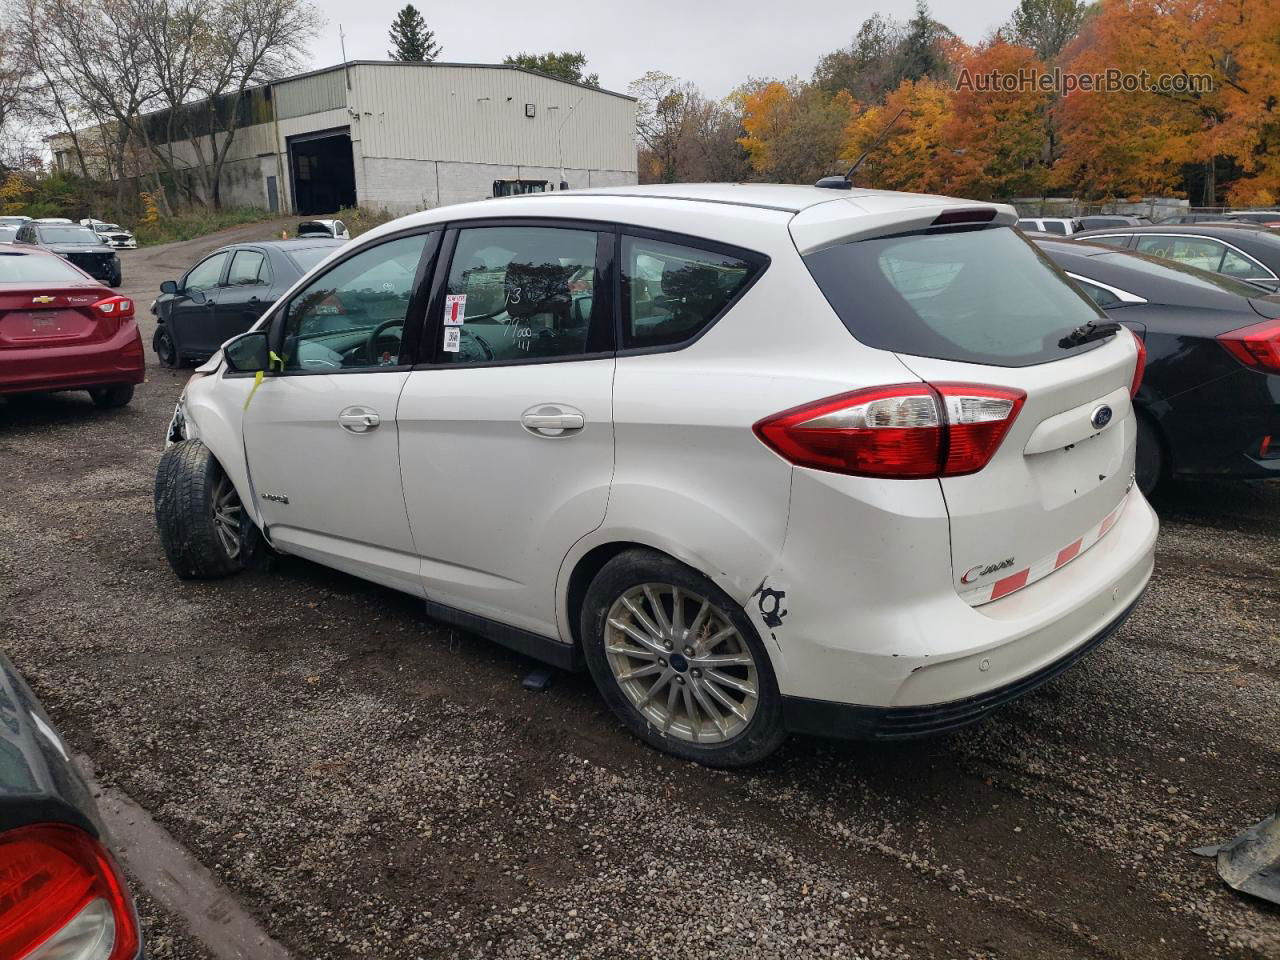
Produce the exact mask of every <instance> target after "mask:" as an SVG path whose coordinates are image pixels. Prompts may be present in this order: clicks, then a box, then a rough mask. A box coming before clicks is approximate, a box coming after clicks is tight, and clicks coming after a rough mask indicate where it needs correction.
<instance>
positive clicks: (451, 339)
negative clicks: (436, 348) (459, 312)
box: [444, 327, 462, 353]
mask: <svg viewBox="0 0 1280 960" xmlns="http://www.w3.org/2000/svg"><path fill="white" fill-rule="evenodd" d="M461 345H462V331H461V330H459V329H458V328H457V327H445V328H444V352H445V353H457V352H458V351H459V349H460V348H461Z"/></svg>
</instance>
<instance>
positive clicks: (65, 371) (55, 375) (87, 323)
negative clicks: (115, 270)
mask: <svg viewBox="0 0 1280 960" xmlns="http://www.w3.org/2000/svg"><path fill="white" fill-rule="evenodd" d="M133 315H134V303H133V299H132V298H131V297H122V296H120V295H119V294H117V293H116V292H115V291H113V290H111V289H109V288H107V287H104V286H103V285H102V284H100V283H98V281H96V280H94V279H93V278H92V277H90V276H89V275H88V274H87V273H85V272H83V271H82V270H80V269H79V268H77V267H74V266H72V265H71V264H70V263H68V262H67V261H66V260H63V259H62V258H61V257H59V256H56V255H54V254H51V253H45V252H44V251H42V250H32V249H27V250H22V249H14V248H13V247H9V248H0V394H7V393H36V392H51V391H55V390H88V391H89V396H90V397H92V398H93V402H94V403H96V404H97V405H98V406H100V407H123V406H124V405H125V404H126V403H128V402H129V401H130V400H131V399H133V386H134V384H136V383H141V382H142V380H143V375H144V358H143V353H142V337H141V335H140V334H139V332H138V325H137V323H136V322H135V321H134V318H133Z"/></svg>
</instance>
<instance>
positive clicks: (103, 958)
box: [0, 654, 143, 960]
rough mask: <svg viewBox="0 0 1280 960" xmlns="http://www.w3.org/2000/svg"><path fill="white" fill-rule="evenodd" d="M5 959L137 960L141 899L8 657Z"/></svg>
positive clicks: (1, 895) (1, 699)
mask: <svg viewBox="0 0 1280 960" xmlns="http://www.w3.org/2000/svg"><path fill="white" fill-rule="evenodd" d="M0 761H2V762H0V957H4V958H5V960H139V958H140V957H141V956H142V953H143V948H142V934H141V930H140V928H139V925H138V915H137V911H136V910H135V908H134V903H133V897H132V896H131V894H130V893H129V889H128V886H127V884H126V881H125V878H124V875H123V873H122V872H121V870H120V867H119V865H118V864H117V863H116V861H115V858H114V857H113V856H112V855H111V853H110V851H109V850H108V849H107V837H106V832H105V830H104V828H103V825H102V822H101V819H100V818H99V815H98V811H97V807H96V806H95V804H94V802H93V798H92V796H91V794H90V792H89V788H88V787H87V785H86V784H85V782H84V779H83V778H82V777H81V776H80V773H79V772H78V771H77V770H76V768H75V766H74V765H73V763H72V759H71V754H70V751H69V749H68V748H67V745H66V744H65V743H64V742H63V740H62V738H61V736H59V734H58V733H57V731H56V730H55V729H54V727H53V725H52V724H51V723H50V721H49V718H48V716H47V715H46V714H45V712H44V709H43V708H42V707H41V705H40V703H39V701H37V700H36V697H35V694H33V693H32V692H31V688H30V687H28V686H27V684H26V681H25V680H23V678H22V677H21V676H20V675H19V673H18V671H17V670H16V669H15V668H14V666H13V664H12V663H11V662H10V661H9V659H8V658H7V657H5V656H4V654H0Z"/></svg>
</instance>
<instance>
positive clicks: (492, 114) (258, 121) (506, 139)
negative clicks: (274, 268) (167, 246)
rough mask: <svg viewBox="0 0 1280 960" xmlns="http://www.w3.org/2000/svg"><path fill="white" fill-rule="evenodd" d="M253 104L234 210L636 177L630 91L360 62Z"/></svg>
mask: <svg viewBox="0 0 1280 960" xmlns="http://www.w3.org/2000/svg"><path fill="white" fill-rule="evenodd" d="M243 106H244V110H243V111H242V113H243V116H244V119H243V120H242V122H241V126H240V127H239V129H237V131H236V133H235V138H234V140H233V141H232V146H231V150H230V152H229V154H228V158H227V163H226V165H225V166H224V168H223V173H222V179H221V195H222V202H223V204H224V205H227V206H250V207H261V208H265V209H270V210H281V211H292V212H294V213H299V214H313V213H325V212H330V211H333V210H337V209H339V208H340V207H348V206H361V207H366V208H370V209H385V210H388V211H390V212H392V213H396V214H403V213H410V212H413V211H416V210H422V209H426V208H429V207H435V206H439V205H441V204H448V203H458V202H461V201H466V200H478V199H481V198H483V197H488V196H492V194H493V188H494V181H495V180H506V179H521V180H546V181H547V182H548V184H549V185H551V186H553V187H554V186H558V185H559V183H560V181H561V170H562V169H563V172H564V178H563V179H564V180H565V181H567V182H568V184H569V186H570V187H574V188H579V187H595V186H616V185H619V184H630V183H635V182H636V179H637V178H636V144H635V101H634V100H633V99H632V98H631V97H626V96H623V95H621V94H617V93H611V92H609V91H606V90H600V89H597V88H594V87H587V86H583V85H580V84H576V83H570V82H567V81H563V80H557V79H554V78H552V77H548V76H544V75H543V74H540V73H535V72H532V71H529V70H524V69H521V68H519V67H511V66H486V65H477V64H452V63H398V62H380V61H366V60H357V61H352V62H350V63H346V64H341V65H339V66H336V67H330V68H327V69H324V70H317V71H314V72H312V73H305V74H301V75H299V76H296V77H290V78H288V79H286V80H280V81H275V82H272V83H270V84H267V85H265V86H263V87H258V88H256V89H254V90H252V91H250V95H249V97H248V98H247V99H246V103H245V104H244V105H243ZM148 119H150V118H148ZM219 136H221V134H219ZM172 148H173V151H174V154H175V155H176V156H178V157H179V158H181V157H184V156H185V157H187V158H190V157H192V156H193V150H192V147H191V144H190V143H188V142H185V141H183V142H175V143H174V144H172ZM166 149H167V148H166ZM57 160H58V162H59V164H63V165H65V164H66V163H67V159H66V157H65V156H64V155H63V151H59V153H58V156H57ZM188 162H190V161H189V160H188Z"/></svg>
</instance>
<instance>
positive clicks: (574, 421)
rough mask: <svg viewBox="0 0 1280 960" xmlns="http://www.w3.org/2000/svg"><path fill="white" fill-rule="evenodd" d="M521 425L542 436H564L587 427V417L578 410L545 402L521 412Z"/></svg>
mask: <svg viewBox="0 0 1280 960" xmlns="http://www.w3.org/2000/svg"><path fill="white" fill-rule="evenodd" d="M520 425H521V426H523V427H524V428H525V429H526V430H528V431H529V432H530V433H533V434H537V435H538V436H540V437H563V436H567V435H570V434H573V433H577V432H578V431H579V430H581V429H582V428H583V427H585V426H586V425H587V418H586V417H584V416H583V415H582V414H581V413H579V412H578V411H577V410H572V409H568V410H566V409H562V408H560V407H558V406H555V405H554V404H543V405H541V406H537V407H533V408H532V409H530V410H526V411H525V412H524V413H523V414H521V416H520Z"/></svg>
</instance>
